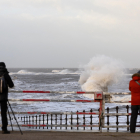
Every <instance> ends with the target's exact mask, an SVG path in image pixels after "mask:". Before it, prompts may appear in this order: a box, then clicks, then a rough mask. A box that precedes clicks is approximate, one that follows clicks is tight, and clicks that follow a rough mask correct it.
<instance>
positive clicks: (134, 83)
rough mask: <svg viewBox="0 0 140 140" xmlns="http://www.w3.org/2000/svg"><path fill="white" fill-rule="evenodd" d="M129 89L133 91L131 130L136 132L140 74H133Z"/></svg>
mask: <svg viewBox="0 0 140 140" xmlns="http://www.w3.org/2000/svg"><path fill="white" fill-rule="evenodd" d="M129 90H130V91H131V111H132V112H131V121H130V131H131V133H135V129H136V122H137V115H138V110H139V109H140V74H139V73H135V74H133V75H132V80H131V81H130V83H129Z"/></svg>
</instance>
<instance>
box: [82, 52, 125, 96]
mask: <svg viewBox="0 0 140 140" xmlns="http://www.w3.org/2000/svg"><path fill="white" fill-rule="evenodd" d="M83 68H84V71H83V72H82V74H81V75H80V79H79V83H80V85H81V88H82V90H84V91H107V87H108V86H110V85H112V84H114V83H117V82H118V81H119V80H120V79H121V77H122V76H123V75H124V64H123V63H122V62H121V61H119V60H116V59H113V58H111V57H108V56H104V55H98V56H95V57H93V58H92V59H91V60H90V62H89V63H88V64H87V65H85V66H83ZM84 96H86V97H89V98H93V95H88V94H87V95H86V94H85V95H84Z"/></svg>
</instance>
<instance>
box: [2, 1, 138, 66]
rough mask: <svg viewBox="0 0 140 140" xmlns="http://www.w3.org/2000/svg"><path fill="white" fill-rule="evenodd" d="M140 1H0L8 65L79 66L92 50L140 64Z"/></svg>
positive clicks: (3, 58) (4, 59) (4, 53)
mask: <svg viewBox="0 0 140 140" xmlns="http://www.w3.org/2000/svg"><path fill="white" fill-rule="evenodd" d="M139 6H140V0H0V48H1V49H0V51H1V52H0V61H4V62H5V63H6V65H7V67H39V68H40V67H44V68H47V67H79V65H81V64H86V63H88V62H89V60H90V59H91V58H92V57H94V56H95V55H98V54H100V55H106V56H110V57H113V58H116V59H120V60H122V61H123V62H125V63H126V66H127V67H137V68H140V8H139Z"/></svg>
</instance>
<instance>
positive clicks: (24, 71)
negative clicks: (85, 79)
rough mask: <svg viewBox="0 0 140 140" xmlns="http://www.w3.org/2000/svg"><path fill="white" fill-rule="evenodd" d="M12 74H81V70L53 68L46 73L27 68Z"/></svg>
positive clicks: (11, 73)
mask: <svg viewBox="0 0 140 140" xmlns="http://www.w3.org/2000/svg"><path fill="white" fill-rule="evenodd" d="M9 74H10V75H53V74H62V75H63V74H76V75H79V74H80V73H79V71H78V72H71V71H70V70H68V69H64V70H52V72H51V73H44V72H30V71H27V70H19V71H18V72H10V73H9Z"/></svg>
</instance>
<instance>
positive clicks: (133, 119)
mask: <svg viewBox="0 0 140 140" xmlns="http://www.w3.org/2000/svg"><path fill="white" fill-rule="evenodd" d="M139 110H140V105H132V106H131V120H130V131H131V132H132V133H135V129H136V122H137V115H138V112H139Z"/></svg>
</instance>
